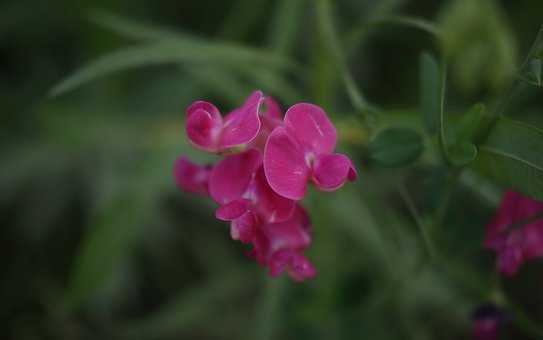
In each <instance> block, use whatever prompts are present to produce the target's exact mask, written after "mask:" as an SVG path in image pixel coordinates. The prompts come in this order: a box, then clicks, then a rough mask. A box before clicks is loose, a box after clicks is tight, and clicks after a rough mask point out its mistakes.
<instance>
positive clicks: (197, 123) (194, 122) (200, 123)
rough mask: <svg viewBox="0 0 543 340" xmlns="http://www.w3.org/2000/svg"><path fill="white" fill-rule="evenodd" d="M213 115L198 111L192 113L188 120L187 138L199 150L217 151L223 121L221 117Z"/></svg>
mask: <svg viewBox="0 0 543 340" xmlns="http://www.w3.org/2000/svg"><path fill="white" fill-rule="evenodd" d="M218 117H219V118H217V116H214V115H212V114H211V113H209V112H208V111H205V110H202V109H197V110H194V111H192V112H191V113H190V116H188V118H187V125H186V130H187V136H188V138H189V140H190V141H191V143H192V144H193V145H194V146H196V147H197V148H200V149H203V150H206V151H209V152H216V151H217V143H218V141H219V137H220V133H221V127H222V119H220V116H218Z"/></svg>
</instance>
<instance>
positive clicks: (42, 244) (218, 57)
mask: <svg viewBox="0 0 543 340" xmlns="http://www.w3.org/2000/svg"><path fill="white" fill-rule="evenodd" d="M322 2H323V0H273V1H272V0H232V1H213V0H198V1H193V0H183V1H173V0H163V1H143V0H131V1H125V0H107V1H105V0H92V1H90V0H80V1H71V0H54V1H41V0H17V1H15V0H13V1H9V0H8V1H3V2H2V3H1V4H0V103H1V108H0V110H1V118H2V119H1V122H2V123H1V125H0V126H1V127H0V221H1V227H0V228H1V229H0V268H1V271H2V274H1V277H2V279H1V283H0V284H1V286H0V301H2V308H0V320H1V325H2V327H0V338H2V339H22V340H24V339H96V338H99V337H100V338H103V339H359V338H360V339H466V338H469V336H470V331H471V320H470V314H471V313H472V311H473V309H474V308H476V307H477V306H478V305H480V304H482V303H484V302H487V301H493V302H495V303H498V304H500V303H501V302H503V301H508V303H507V308H509V313H510V314H511V316H512V318H513V319H515V321H514V322H511V323H510V325H509V326H508V327H507V329H506V330H505V336H506V338H508V339H532V338H533V339H536V338H537V336H536V335H534V334H536V332H535V331H531V330H534V328H537V327H535V326H537V325H539V326H541V325H542V324H543V293H542V292H543V290H542V289H541V287H543V270H542V269H543V265H542V263H541V262H533V263H531V264H529V265H526V266H525V267H523V269H522V271H521V272H520V273H519V275H518V276H517V277H515V278H514V279H508V280H499V279H497V278H496V275H495V274H494V255H493V254H491V253H490V252H487V251H484V250H483V249H482V248H481V240H482V238H483V232H484V226H485V224H486V223H487V222H488V220H489V218H490V217H491V216H492V213H493V211H494V209H495V208H496V205H497V204H498V202H499V199H500V194H501V190H502V189H503V188H501V187H499V186H498V185H496V184H495V183H493V182H491V181H487V180H485V179H482V178H480V177H478V176H477V174H476V173H470V172H468V173H467V175H466V176H465V177H463V178H462V181H461V183H462V185H461V186H460V187H459V188H458V190H456V191H455V192H454V193H453V195H452V199H451V206H450V209H448V212H447V214H446V218H444V223H443V226H442V228H441V229H440V230H441V233H440V236H441V237H440V240H442V242H441V243H440V247H441V248H442V249H443V252H444V253H447V254H449V255H450V256H449V259H450V261H448V262H447V263H444V262H441V263H438V264H428V261H427V258H428V255H427V254H426V253H425V250H424V247H423V245H422V243H421V239H420V234H419V232H418V230H417V227H416V221H415V219H414V218H413V216H412V214H411V213H412V212H413V211H412V210H413V209H411V208H414V209H415V210H418V211H419V215H420V216H419V217H420V218H421V219H423V220H424V219H427V218H429V217H428V216H429V214H430V213H431V212H432V211H433V210H434V209H435V202H436V197H437V196H438V195H439V192H440V190H441V189H442V187H443V183H444V178H443V177H444V176H443V175H442V173H443V171H441V169H440V167H439V165H436V164H435V162H432V157H431V155H430V156H427V157H423V158H422V159H421V160H420V161H419V162H417V163H416V164H414V165H412V166H410V167H409V168H408V169H403V170H401V171H400V170H397V169H396V170H394V169H381V168H379V167H376V166H373V165H372V164H371V162H368V160H367V158H366V147H365V145H366V144H367V141H368V139H369V138H370V137H371V136H369V135H368V134H367V133H366V130H365V129H364V125H363V124H361V123H360V116H359V115H358V114H357V113H356V112H355V111H356V110H355V109H354V108H353V106H352V105H351V103H350V101H349V97H348V95H347V91H346V89H345V88H344V86H343V82H342V71H344V70H341V68H340V69H338V67H337V64H336V62H335V61H337V59H338V58H344V59H345V60H346V61H347V65H348V68H349V69H348V71H349V74H352V77H353V79H354V81H355V82H356V83H357V84H358V86H359V87H360V88H361V89H362V91H363V93H364V94H365V96H366V97H367V99H369V100H371V102H372V103H374V104H375V105H376V106H379V107H381V108H383V110H384V112H385V113H386V114H385V115H384V117H385V119H386V120H387V121H388V122H389V123H393V124H400V125H406V126H415V127H416V126H419V125H420V117H419V107H418V106H419V90H418V88H419V85H418V84H419V67H418V65H419V56H420V54H421V52H422V51H430V52H433V53H438V50H439V49H442V50H443V51H445V53H446V54H447V55H448V56H449V57H450V61H451V64H450V82H449V85H450V86H449V92H448V98H447V101H448V103H447V106H448V107H449V108H450V112H451V114H454V112H456V111H462V110H465V109H467V108H469V106H471V104H473V103H475V102H479V101H482V102H485V103H487V104H489V105H492V104H493V103H496V102H498V101H499V100H500V98H501V96H502V95H503V92H504V89H505V88H506V87H507V85H508V83H509V82H510V81H511V79H512V78H513V77H514V76H515V72H516V70H517V67H518V65H519V64H520V63H521V61H522V58H524V56H525V55H526V53H527V51H528V49H529V47H530V44H531V43H532V41H533V39H534V38H535V36H536V34H537V31H538V30H539V27H540V25H541V24H542V23H543V17H542V16H541V13H543V2H541V0H515V1H513V0H511V1H505V0H503V1H498V0H456V1H435V0H382V1H370V0H367V1H363V0H337V1H331V2H329V3H328V5H329V6H324V7H322ZM319 6H321V7H319ZM323 8H324V10H323ZM326 10H329V11H328V13H326ZM327 15H329V16H328V17H327ZM405 16H409V17H418V18H422V19H424V20H427V21H429V22H433V23H434V24H435V27H437V28H438V29H439V30H441V32H442V34H443V41H442V44H441V45H439V44H437V43H436V41H435V39H434V37H433V36H432V35H431V34H428V32H426V31H425V30H424V29H423V30H420V29H417V28H414V27H412V26H409V25H407V26H406V25H404V24H402V23H399V22H402V19H401V18H405ZM323 18H324V19H326V18H328V19H330V18H331V19H332V21H333V22H332V24H333V28H334V29H335V31H336V34H337V36H338V40H337V41H336V44H335V45H330V44H329V40H328V39H327V34H328V33H329V32H327V31H326V28H323V27H324V26H323V25H322V20H323ZM421 23H422V24H421ZM421 23H418V24H420V25H422V26H424V22H421ZM415 26H417V23H416V24H415ZM432 27H433V26H432ZM440 46H441V47H440ZM104 56H105V57H104ZM98 58H102V59H99V60H101V61H99V62H98V64H95V65H94V66H93V67H94V68H93V69H92V70H90V71H89V70H87V71H85V72H87V73H86V74H85V73H80V74H78V75H76V77H75V78H70V80H69V81H67V82H64V83H62V82H61V81H62V80H63V79H66V77H68V76H70V75H73V74H74V72H76V71H77V70H78V69H80V68H81V67H82V66H84V65H87V64H88V63H89V62H91V61H93V60H97V59H98ZM142 60H143V61H142ZM140 66H141V67H140ZM117 68H118V69H119V71H118V72H110V71H113V70H116V69H117ZM102 74H103V75H104V76H103V77H102V76H100V75H102ZM94 78H96V79H94ZM87 80H92V81H87ZM256 88H258V89H262V90H263V91H265V92H266V93H267V94H270V95H272V96H274V97H276V98H277V99H278V100H279V101H280V102H281V103H282V104H283V106H284V107H285V108H286V107H288V105H291V104H293V103H294V102H297V101H310V102H315V103H318V104H319V105H321V106H323V107H324V108H325V109H326V110H327V112H328V113H329V115H330V116H331V117H332V119H333V120H334V122H335V123H336V125H337V126H338V129H339V133H340V134H341V136H342V137H341V145H340V149H342V150H343V151H344V152H347V153H349V155H350V156H351V157H352V158H353V159H355V162H356V164H357V166H358V168H359V171H360V173H361V178H360V180H359V181H358V182H357V183H355V184H353V185H348V186H346V187H345V188H343V189H341V190H340V191H338V192H336V193H332V194H322V193H317V192H312V193H311V195H310V197H309V198H308V199H307V200H306V203H305V205H306V206H307V207H308V208H309V210H310V213H311V215H312V220H313V227H314V242H313V245H312V247H311V249H310V250H309V252H308V254H309V257H310V258H311V259H312V261H314V263H315V265H316V267H317V268H318V270H319V276H318V277H317V278H316V279H314V280H312V281H308V282H304V283H293V282H291V281H290V280H288V279H286V278H280V279H270V278H269V277H268V276H267V275H266V272H265V270H264V269H263V268H259V267H258V266H257V265H256V264H255V263H254V262H252V261H250V260H249V259H247V258H246V257H245V256H244V254H243V253H244V250H245V249H244V247H243V246H242V245H240V244H238V243H236V242H234V241H232V240H231V239H230V236H229V232H228V226H227V225H226V224H225V223H222V222H219V221H216V220H215V219H214V218H213V211H214V206H213V204H212V203H210V202H208V201H207V200H206V199H203V198H200V197H194V196H192V195H189V194H185V193H182V192H180V191H179V190H178V189H177V188H176V187H175V185H174V182H173V179H172V175H171V172H172V163H173V161H174V159H175V158H176V157H177V156H178V155H180V154H185V155H188V156H189V157H191V159H194V160H196V161H201V162H205V161H212V160H213V158H212V157H209V156H207V155H204V154H203V153H200V152H197V151H195V150H192V149H191V148H190V147H189V146H188V144H187V142H186V139H185V135H184V125H183V118H184V109H185V108H186V107H187V106H188V105H189V104H190V103H191V102H192V101H193V100H196V99H207V100H211V101H213V102H214V103H217V105H218V106H219V107H221V108H223V110H224V111H228V109H231V108H233V107H235V106H238V105H240V104H241V102H242V100H243V99H244V98H245V97H246V96H247V95H248V94H249V93H250V92H251V91H252V90H253V89H256ZM509 111H510V112H508V114H511V115H514V116H515V119H519V120H523V121H527V122H530V123H532V124H535V125H538V126H540V127H543V115H542V101H541V89H537V88H536V89H528V90H526V91H525V92H523V94H522V95H521V96H519V97H517V98H516V99H515V101H514V102H513V103H512V104H511V105H510V106H509ZM429 153H431V150H430V151H429ZM406 192H409V193H410V194H409V195H410V196H412V197H411V199H408V200H407V202H406V200H405V193H406ZM410 210H411V211H410ZM497 286H499V287H500V289H499V290H497V289H496V287H497ZM515 308H516V309H515ZM515 310H517V311H522V312H521V313H520V312H518V313H517V312H515ZM519 313H520V314H519ZM534 325H535V326H534Z"/></svg>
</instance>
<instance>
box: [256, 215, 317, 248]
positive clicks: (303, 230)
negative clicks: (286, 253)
mask: <svg viewBox="0 0 543 340" xmlns="http://www.w3.org/2000/svg"><path fill="white" fill-rule="evenodd" d="M310 228H311V226H310V224H309V217H308V216H307V213H306V211H305V210H304V209H303V208H302V207H301V206H299V205H297V206H296V208H295V211H294V213H293V214H292V217H291V218H290V219H289V220H287V221H284V222H280V223H271V224H267V225H265V226H263V227H262V230H263V232H264V234H265V235H266V236H267V238H268V239H269V240H270V251H271V252H276V251H279V250H284V249H291V250H302V249H304V248H306V247H307V246H309V245H310V244H311V230H310Z"/></svg>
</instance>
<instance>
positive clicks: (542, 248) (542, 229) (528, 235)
mask: <svg viewBox="0 0 543 340" xmlns="http://www.w3.org/2000/svg"><path fill="white" fill-rule="evenodd" d="M522 234H523V251H524V257H525V258H526V259H527V260H530V259H535V258H538V257H543V220H539V221H536V222H533V223H531V224H530V225H527V226H526V227H524V230H523V231H522Z"/></svg>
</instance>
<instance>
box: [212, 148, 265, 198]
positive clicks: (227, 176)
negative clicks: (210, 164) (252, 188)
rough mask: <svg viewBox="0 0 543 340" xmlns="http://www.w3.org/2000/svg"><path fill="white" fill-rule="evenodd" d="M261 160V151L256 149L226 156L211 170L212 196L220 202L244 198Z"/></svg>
mask: <svg viewBox="0 0 543 340" xmlns="http://www.w3.org/2000/svg"><path fill="white" fill-rule="evenodd" d="M261 162H262V158H261V156H260V152H258V151H257V150H254V149H251V150H248V151H246V152H243V153H240V154H236V155H231V156H228V157H226V158H224V159H223V160H222V161H220V162H219V163H217V165H216V166H215V167H214V168H213V171H212V172H211V176H210V178H209V193H210V195H211V197H212V198H213V199H214V200H215V201H216V202H217V203H219V204H226V203H229V202H231V201H234V200H238V199H240V198H242V196H243V194H244V193H245V192H246V191H247V188H248V186H249V183H250V182H251V179H252V178H253V174H254V172H255V171H256V169H258V167H259V166H260V164H261Z"/></svg>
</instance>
